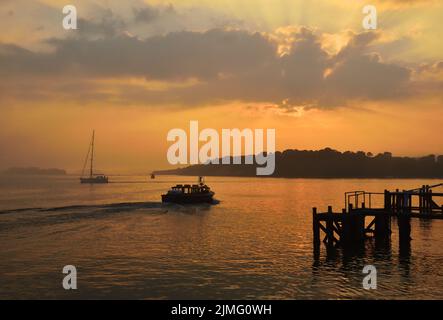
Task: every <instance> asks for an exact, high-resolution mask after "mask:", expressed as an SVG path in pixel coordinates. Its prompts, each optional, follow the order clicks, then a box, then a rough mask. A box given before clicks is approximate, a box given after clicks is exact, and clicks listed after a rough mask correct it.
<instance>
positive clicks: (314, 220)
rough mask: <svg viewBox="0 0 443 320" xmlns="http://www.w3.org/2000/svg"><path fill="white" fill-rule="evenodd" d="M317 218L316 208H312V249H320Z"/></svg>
mask: <svg viewBox="0 0 443 320" xmlns="http://www.w3.org/2000/svg"><path fill="white" fill-rule="evenodd" d="M319 223H320V222H319V221H318V217H317V208H312V231H313V234H314V249H317V248H319V247H320V226H319Z"/></svg>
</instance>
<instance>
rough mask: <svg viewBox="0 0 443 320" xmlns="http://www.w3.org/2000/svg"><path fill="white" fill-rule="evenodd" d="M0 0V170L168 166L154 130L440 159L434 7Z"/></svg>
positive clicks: (437, 7) (441, 50) (441, 12)
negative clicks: (367, 10) (212, 131)
mask: <svg viewBox="0 0 443 320" xmlns="http://www.w3.org/2000/svg"><path fill="white" fill-rule="evenodd" d="M71 3H72V4H74V5H76V6H77V8H78V10H79V17H78V18H79V19H80V20H79V29H78V30H75V31H66V30H63V29H62V27H61V20H62V18H63V15H62V14H61V8H62V7H63V5H64V1H55V0H45V1H23V0H18V1H12V0H11V1H10V0H6V1H2V2H0V17H1V19H0V28H1V30H2V31H1V32H0V73H2V74H1V75H2V77H1V78H0V113H1V117H0V150H1V152H0V168H5V167H10V166H15V165H18V166H41V167H61V168H66V169H68V170H69V171H71V172H78V171H79V170H80V169H81V166H82V164H83V160H84V157H85V155H86V151H87V147H88V143H89V139H90V135H91V131H92V129H95V130H96V135H97V146H96V148H97V149H96V151H97V166H98V167H99V168H100V169H102V170H103V171H106V172H109V173H136V172H137V173H142V172H149V171H150V170H153V169H159V168H168V164H167V161H166V150H167V148H168V146H169V145H168V143H167V141H166V134H167V132H168V131H169V130H170V129H172V128H183V129H186V130H187V129H188V126H189V121H190V120H198V121H199V123H200V128H206V127H211V128H216V129H221V128H235V127H237V128H251V129H254V128H275V129H276V135H277V138H276V145H277V149H278V150H283V149H286V148H298V149H320V148H324V147H332V148H336V149H338V150H341V151H346V150H352V151H358V150H364V151H371V152H372V153H378V152H383V151H391V152H393V153H394V154H399V155H413V156H415V155H426V154H430V153H434V154H443V143H442V142H443V141H442V140H443V138H442V137H443V126H442V124H443V120H442V119H443V108H442V102H443V95H442V92H443V90H442V89H443V82H442V81H443V44H442V42H441V41H440V34H439V33H440V32H441V21H443V20H442V19H443V5H442V4H441V2H439V1H432V0H429V1H426V0H421V1H419V0H416V1H408V2H405V1H396V0H391V1H379V2H377V1H375V2H374V4H376V6H377V9H378V12H379V17H378V19H379V28H378V30H377V31H375V32H365V30H363V29H362V26H361V20H362V19H363V15H362V14H361V9H362V7H363V5H364V4H365V2H363V1H352V2H351V1H338V0H331V1H326V0H324V1H320V0H314V1H302V0H283V1H280V2H279V3H278V4H276V2H275V1H268V0H258V1H257V0H255V1H249V0H236V1H234V0H224V1H216V2H215V1H209V0H207V1H203V0H200V1H197V0H182V1H141V0H131V1H125V2H122V1H99V0H97V1H71Z"/></svg>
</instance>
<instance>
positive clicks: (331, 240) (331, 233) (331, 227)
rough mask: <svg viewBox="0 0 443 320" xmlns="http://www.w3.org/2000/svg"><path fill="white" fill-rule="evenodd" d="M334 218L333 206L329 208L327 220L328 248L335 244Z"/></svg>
mask: <svg viewBox="0 0 443 320" xmlns="http://www.w3.org/2000/svg"><path fill="white" fill-rule="evenodd" d="M333 218H334V217H333V216H332V206H328V215H327V218H326V231H327V232H328V234H327V236H328V238H327V239H328V246H332V245H333V244H334V221H333Z"/></svg>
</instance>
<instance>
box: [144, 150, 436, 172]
mask: <svg viewBox="0 0 443 320" xmlns="http://www.w3.org/2000/svg"><path fill="white" fill-rule="evenodd" d="M241 158H242V159H241V160H242V161H241V163H242V164H236V165H234V164H232V163H233V161H231V162H230V163H231V164H207V165H204V164H197V165H191V166H188V167H185V168H179V169H170V170H157V171H154V172H153V173H154V174H155V175H180V176H208V177H209V176H215V177H217V176H223V177H261V178H288V179H290V178H294V179H443V156H442V155H439V156H436V155H428V156H424V157H417V158H412V157H395V156H393V155H392V153H390V152H384V153H380V154H377V155H372V154H371V153H369V152H368V153H366V152H363V151H358V152H351V151H346V152H343V153H342V152H339V151H336V150H333V149H330V148H326V149H322V150H318V151H312V150H285V151H283V152H276V153H275V171H274V173H273V174H272V175H269V176H257V175H256V168H257V165H255V164H254V165H252V164H251V165H249V164H248V165H246V164H244V162H245V161H244V158H245V157H244V156H242V157H241ZM231 160H232V158H231ZM219 163H222V162H221V159H219Z"/></svg>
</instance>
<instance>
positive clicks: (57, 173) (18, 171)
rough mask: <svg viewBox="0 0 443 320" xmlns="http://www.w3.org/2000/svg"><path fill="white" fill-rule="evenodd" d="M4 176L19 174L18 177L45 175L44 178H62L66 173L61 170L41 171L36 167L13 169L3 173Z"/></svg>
mask: <svg viewBox="0 0 443 320" xmlns="http://www.w3.org/2000/svg"><path fill="white" fill-rule="evenodd" d="M4 173H6V174H19V175H46V176H63V175H66V171H65V170H63V169H56V168H50V169H42V168H38V167H26V168H21V167H14V168H9V169H7V170H5V171H4Z"/></svg>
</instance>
